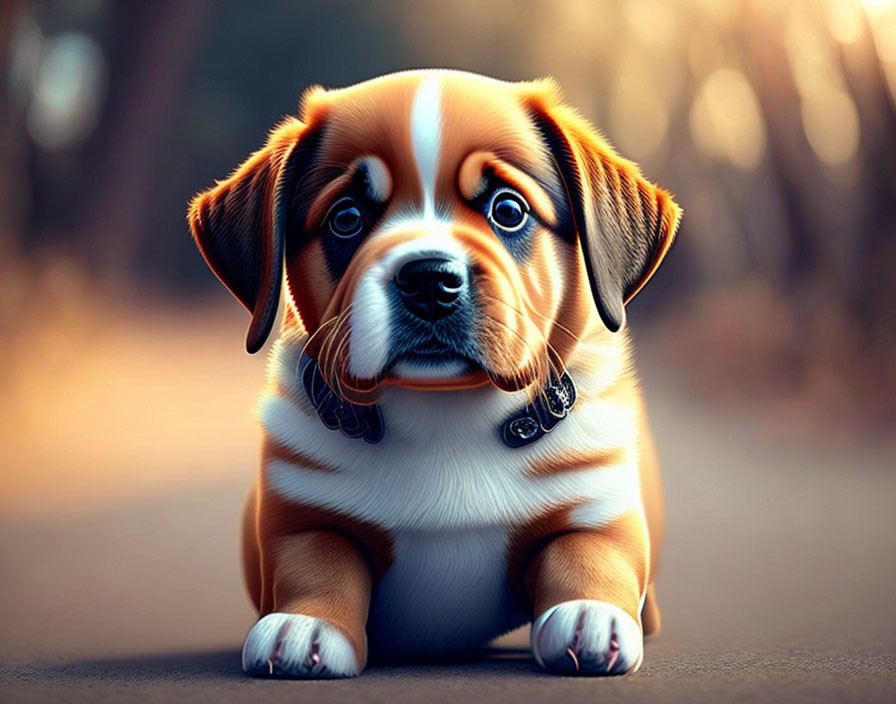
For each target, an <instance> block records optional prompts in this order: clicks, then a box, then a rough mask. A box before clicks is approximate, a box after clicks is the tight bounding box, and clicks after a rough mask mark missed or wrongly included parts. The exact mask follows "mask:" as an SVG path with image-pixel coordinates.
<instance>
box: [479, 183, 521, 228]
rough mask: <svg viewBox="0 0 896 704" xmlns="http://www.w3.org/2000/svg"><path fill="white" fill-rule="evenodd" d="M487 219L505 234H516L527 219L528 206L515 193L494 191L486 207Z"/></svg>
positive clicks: (508, 190)
mask: <svg viewBox="0 0 896 704" xmlns="http://www.w3.org/2000/svg"><path fill="white" fill-rule="evenodd" d="M488 219H489V220H490V221H491V222H492V223H494V224H495V225H497V226H498V227H499V228H500V229H502V230H504V231H505V232H516V231H517V230H519V229H521V228H522V227H523V225H525V224H526V221H527V220H528V219H529V204H528V203H527V202H526V199H525V198H523V197H522V196H521V195H520V194H519V193H517V192H516V191H511V190H510V189H509V188H501V189H499V190H497V191H495V193H494V195H492V198H491V201H490V202H489V205H488Z"/></svg>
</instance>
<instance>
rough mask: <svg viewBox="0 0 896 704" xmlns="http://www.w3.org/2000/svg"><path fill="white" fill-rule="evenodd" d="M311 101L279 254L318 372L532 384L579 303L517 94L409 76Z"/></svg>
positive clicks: (580, 276) (338, 376) (356, 379)
mask: <svg viewBox="0 0 896 704" xmlns="http://www.w3.org/2000/svg"><path fill="white" fill-rule="evenodd" d="M325 97H326V107H325V109H324V110H323V111H322V112H324V116H322V120H321V127H320V131H319V133H318V135H317V140H318V143H317V146H316V149H315V154H314V155H313V157H312V161H313V166H312V167H311V169H310V170H309V172H308V175H307V178H304V179H302V180H301V181H300V183H299V185H298V188H297V191H296V194H295V197H294V200H293V206H292V209H291V222H290V228H289V232H290V234H289V237H288V240H287V247H286V271H287V282H288V286H289V293H290V295H291V299H292V302H293V304H294V305H295V307H296V309H297V312H298V315H299V316H300V317H301V319H302V320H303V321H304V323H305V325H306V327H307V328H308V330H309V331H310V332H313V333H315V331H316V333H315V338H316V344H315V345H313V346H312V349H314V351H315V353H316V355H317V357H318V360H319V361H320V363H321V367H322V369H323V370H324V372H325V374H326V375H328V376H329V377H330V378H333V379H334V380H335V381H336V382H338V383H339V384H340V385H341V386H342V387H343V388H350V389H358V390H367V389H372V388H373V387H375V386H377V385H378V384H379V383H381V382H386V383H400V384H404V385H412V386H420V385H423V386H427V387H433V386H436V387H438V386H441V387H457V386H460V385H470V384H475V383H477V382H481V381H483V380H485V379H490V380H491V381H492V382H493V383H495V384H496V385H498V386H499V387H501V388H504V389H516V388H523V387H525V386H527V385H529V384H530V383H531V382H532V381H533V380H534V379H535V378H536V377H542V378H546V375H547V374H548V373H549V371H550V365H551V364H553V365H554V367H555V368H556V367H559V365H561V364H562V357H563V356H564V355H565V353H566V352H567V351H568V350H569V348H570V345H571V343H572V342H574V340H575V337H576V336H577V335H578V334H579V333H580V332H581V331H582V328H583V325H584V323H585V322H586V321H587V319H588V316H589V311H590V310H591V309H592V308H593V304H592V303H591V299H590V293H589V292H588V286H587V279H586V278H585V276H584V269H583V268H582V266H581V264H580V261H579V254H578V249H577V247H576V243H575V237H574V234H573V233H571V231H570V230H571V221H570V217H569V214H568V212H567V207H566V204H565V198H564V194H563V188H562V184H561V181H560V177H559V175H558V174H557V172H556V171H555V169H554V168H553V167H552V163H551V157H550V152H549V151H548V149H547V146H546V145H545V144H544V142H543V140H542V139H541V137H540V135H539V133H538V132H537V131H536V130H535V129H533V127H532V124H531V119H530V117H529V115H528V114H527V113H526V110H525V108H524V106H523V105H522V104H521V103H520V100H519V95H518V92H517V91H515V90H514V89H513V86H511V85H509V84H502V83H498V82H494V81H487V80H477V81H473V80H470V78H469V77H466V76H465V77H458V76H456V75H451V74H428V75H420V74H411V75H405V76H402V77H401V78H398V79H392V80H390V81H386V82H383V83H382V84H381V85H377V86H361V87H356V88H352V89H348V90H344V91H338V92H336V93H335V94H333V93H331V94H325Z"/></svg>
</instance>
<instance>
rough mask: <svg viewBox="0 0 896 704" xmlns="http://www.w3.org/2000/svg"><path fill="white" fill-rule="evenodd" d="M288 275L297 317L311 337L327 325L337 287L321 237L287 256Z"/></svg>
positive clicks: (290, 292) (288, 285)
mask: <svg viewBox="0 0 896 704" xmlns="http://www.w3.org/2000/svg"><path fill="white" fill-rule="evenodd" d="M286 276H287V287H288V292H289V296H290V299H291V301H292V303H293V307H294V309H295V314H296V317H297V319H298V321H299V322H300V323H301V324H302V325H303V326H304V329H305V330H306V331H307V332H308V334H309V335H310V334H312V333H314V332H315V331H316V330H317V329H318V327H319V326H321V325H322V324H323V323H324V321H323V315H324V311H325V310H326V308H327V304H328V303H329V301H330V299H331V298H332V297H333V293H334V290H335V286H336V284H335V282H334V281H333V280H332V279H331V277H330V274H329V269H328V268H327V262H326V257H325V256H324V252H323V246H322V244H321V242H320V239H319V238H315V239H313V240H311V241H310V242H308V243H307V245H305V246H304V247H303V248H302V249H301V250H300V251H298V252H296V253H294V254H290V255H288V256H287V263H286Z"/></svg>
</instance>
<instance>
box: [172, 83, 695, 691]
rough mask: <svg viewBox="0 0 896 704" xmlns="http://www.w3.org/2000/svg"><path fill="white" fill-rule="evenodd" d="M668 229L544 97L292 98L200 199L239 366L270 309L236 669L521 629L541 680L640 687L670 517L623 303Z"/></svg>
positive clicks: (594, 141) (430, 86)
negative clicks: (626, 681)
mask: <svg viewBox="0 0 896 704" xmlns="http://www.w3.org/2000/svg"><path fill="white" fill-rule="evenodd" d="M679 218H680V210H679V208H678V206H676V205H675V203H673V201H672V199H671V197H670V196H669V194H668V193H666V192H665V191H663V190H661V189H659V188H657V187H656V186H655V185H653V184H651V183H649V182H648V181H646V180H645V179H644V178H643V177H642V176H641V173H640V171H639V169H638V167H637V166H636V165H634V164H633V163H631V162H629V161H626V160H625V159H623V158H621V157H619V156H618V155H617V154H616V153H615V152H614V151H613V150H612V148H611V147H610V146H608V145H607V143H606V142H605V141H604V140H603V139H602V138H601V137H600V136H599V135H598V134H597V133H596V132H595V131H594V130H593V129H592V128H591V127H590V126H589V125H588V123H587V122H586V121H585V120H583V119H582V118H581V117H579V116H578V114H577V113H576V112H575V111H574V110H573V109H571V108H570V107H568V106H566V105H564V104H563V101H562V97H561V95H560V91H559V89H558V87H557V86H556V85H555V84H554V83H553V82H552V81H550V80H542V81H535V82H523V83H506V82H502V81H497V80H493V79H490V78H486V77H483V76H477V75H474V74H469V73H462V72H456V71H441V70H423V71H408V72H402V73H397V74H392V75H388V76H383V77H380V78H377V79H374V80H371V81H367V82H364V83H361V84H359V85H355V86H352V87H349V88H344V89H340V90H324V89H321V88H312V89H310V90H309V91H308V92H307V93H306V94H305V96H304V98H303V100H302V105H301V117H300V118H299V119H296V118H292V117H290V118H287V119H286V120H284V121H283V122H282V123H281V124H280V125H278V126H277V127H276V128H275V129H274V130H273V131H272V132H271V134H270V137H269V139H268V142H267V144H266V146H265V147H264V148H262V149H261V150H259V151H257V152H256V153H254V154H253V155H252V156H250V157H249V158H248V160H247V161H246V162H245V163H244V164H243V165H242V166H240V167H239V169H237V171H236V172H235V173H234V174H233V175H232V176H230V177H229V178H228V179H226V180H224V181H221V182H219V183H218V184H217V185H216V186H215V187H214V188H211V189H210V190H208V191H206V192H205V193H202V194H200V195H198V196H197V197H196V198H195V199H194V200H193V202H192V204H191V206H190V210H189V222H190V226H191V228H192V231H193V235H194V237H195V240H196V243H197V244H198V246H199V248H200V250H201V251H202V254H203V255H204V257H205V259H206V260H207V262H208V264H209V266H210V267H211V268H212V270H213V271H214V272H215V274H217V276H218V277H219V278H220V279H221V281H222V282H223V283H224V284H225V285H226V286H227V287H228V288H229V289H230V290H231V291H232V292H233V294H234V295H235V296H236V297H237V298H238V299H239V300H240V301H241V302H242V304H243V305H244V306H245V307H246V308H248V310H249V311H250V312H251V314H252V321H251V324H250V327H249V333H248V339H247V348H248V350H249V351H250V352H255V351H257V350H258V349H259V348H260V347H261V346H262V345H263V343H264V342H265V340H266V338H267V337H268V335H269V334H270V332H271V329H272V327H273V324H274V321H275V317H276V313H277V310H278V307H279V304H280V301H281V297H282V299H283V301H284V306H283V307H284V314H283V321H282V326H281V329H280V337H279V339H278V340H277V342H276V344H275V345H274V348H273V352H272V354H271V359H270V364H269V370H268V380H267V385H266V386H265V388H264V391H263V392H262V394H261V399H260V401H259V405H258V411H257V412H258V417H259V419H260V422H261V424H262V426H263V428H264V437H265V440H264V447H263V450H262V461H261V471H260V474H259V477H258V481H257V483H256V486H255V487H254V489H253V490H252V492H251V494H250V496H249V500H248V504H247V507H246V512H245V523H244V563H245V574H246V581H247V584H248V588H249V592H250V594H251V597H252V599H253V600H254V602H255V604H256V606H257V607H258V609H259V613H260V620H259V621H258V623H256V624H255V626H254V627H253V628H252V630H251V631H250V632H249V635H248V637H247V638H246V641H245V645H244V647H243V667H244V669H245V670H246V671H247V672H250V673H253V674H260V675H275V676H276V675H279V676H296V677H345V676H352V675H357V674H358V673H360V672H361V670H362V669H363V668H364V665H365V662H366V660H367V655H368V650H369V651H370V652H371V654H373V655H375V656H383V657H437V656H443V655H450V654H452V653H460V652H464V651H469V650H471V649H474V648H476V647H478V646H480V645H482V644H484V643H486V642H487V641H489V640H491V639H492V638H494V637H496V636H498V635H500V634H502V633H505V632H507V631H509V630H510V629H513V628H515V627H517V626H520V625H522V624H525V623H527V622H530V621H534V624H533V627H532V640H531V642H532V651H533V654H534V656H535V658H536V660H537V661H538V663H539V664H541V665H542V666H544V667H545V668H547V669H548V670H551V671H557V672H567V673H569V672H578V673H583V674H585V673H587V674H622V673H627V672H632V671H634V670H636V669H637V668H638V666H639V665H640V663H641V660H642V657H643V636H642V634H643V633H651V632H654V631H656V630H657V629H658V627H659V612H658V610H657V606H656V601H655V597H654V594H653V588H652V581H653V576H654V571H655V569H656V565H657V559H658V550H659V545H660V541H661V533H662V521H663V516H662V512H663V507H662V496H661V490H660V481H659V474H658V472H659V470H658V467H657V463H656V460H655V457H654V451H653V444H652V439H651V435H650V431H649V428H648V424H647V420H646V416H645V412H644V407H643V403H642V397H641V394H640V392H639V388H638V383H637V380H636V377H635V374H634V372H633V370H632V365H631V355H630V349H629V338H628V336H627V333H626V332H625V330H624V326H625V309H624V304H625V303H627V302H628V301H629V300H630V299H631V298H632V297H633V296H634V295H635V294H636V293H637V292H638V290H639V289H640V288H641V287H642V286H643V285H644V283H645V282H646V281H647V280H648V279H649V278H650V277H651V275H652V274H653V273H654V271H655V270H656V268H657V266H658V265H659V264H660V261H661V260H662V259H663V257H664V256H665V254H666V251H667V250H668V248H669V246H670V244H671V242H672V239H673V236H674V233H675V230H676V227H677V225H678V221H679ZM284 281H285V287H284V286H283V285H282V282H284ZM281 290H282V291H281ZM281 292H282V296H281Z"/></svg>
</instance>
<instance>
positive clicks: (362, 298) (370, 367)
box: [347, 266, 392, 380]
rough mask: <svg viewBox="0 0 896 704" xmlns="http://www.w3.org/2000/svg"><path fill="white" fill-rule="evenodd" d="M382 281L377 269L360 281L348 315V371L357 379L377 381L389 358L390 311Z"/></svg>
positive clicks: (378, 268) (380, 272) (379, 270)
mask: <svg viewBox="0 0 896 704" xmlns="http://www.w3.org/2000/svg"><path fill="white" fill-rule="evenodd" d="M382 280H383V273H382V271H381V269H380V267H378V266H377V267H373V268H372V269H370V270H369V271H368V272H367V273H366V274H365V275H364V276H363V277H362V278H361V281H360V283H359V284H358V288H357V290H356V291H355V294H354V296H353V297H352V302H351V309H350V310H349V312H348V327H349V333H348V334H349V340H348V345H347V355H348V360H347V369H348V371H349V373H350V374H351V376H352V377H354V378H356V379H359V380H372V379H376V377H377V376H378V375H379V374H380V373H381V372H382V370H383V368H384V367H385V365H386V362H387V360H388V356H389V338H390V335H391V329H392V324H391V312H390V307H389V298H388V294H387V292H386V288H385V286H384V285H383V284H382Z"/></svg>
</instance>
